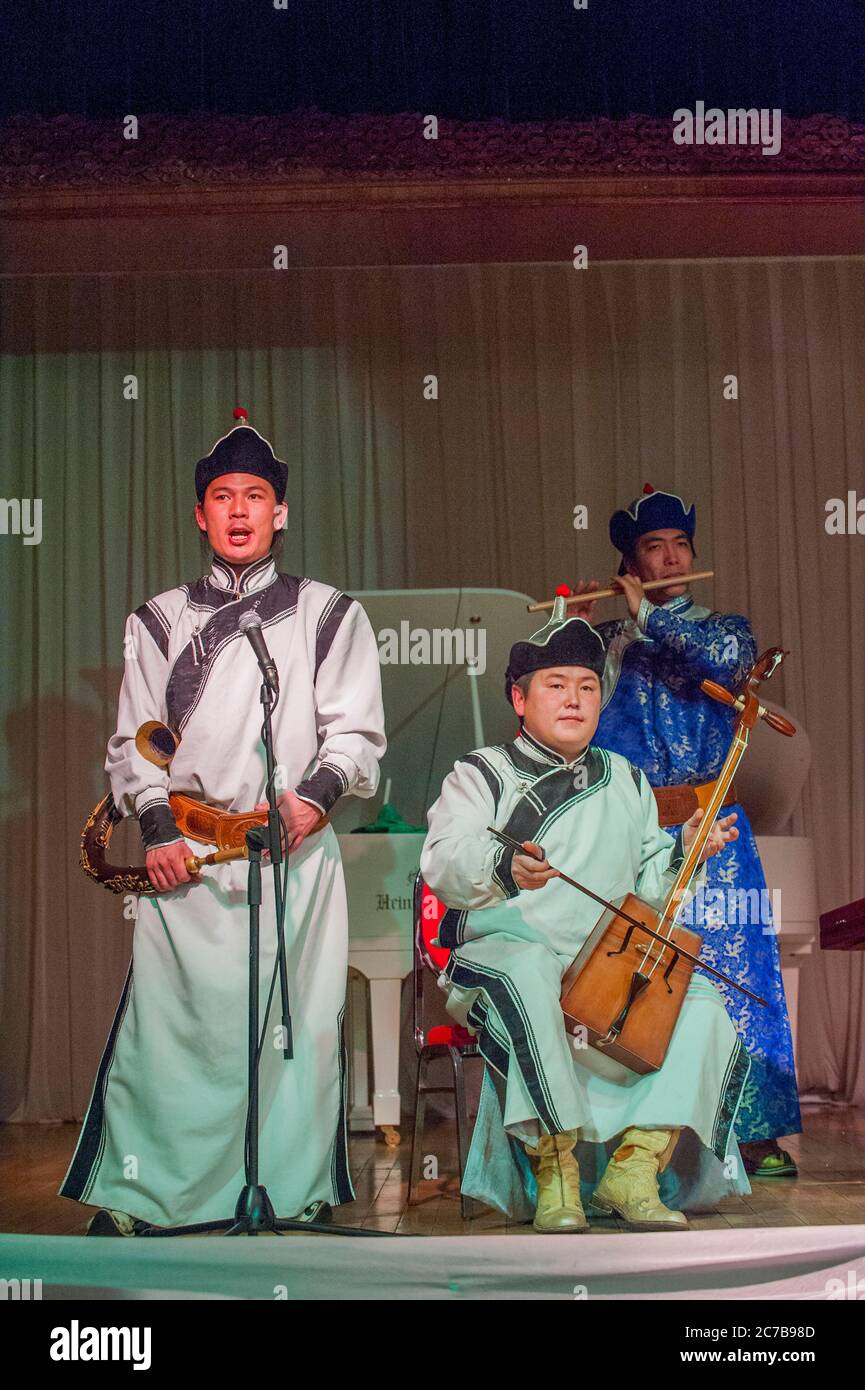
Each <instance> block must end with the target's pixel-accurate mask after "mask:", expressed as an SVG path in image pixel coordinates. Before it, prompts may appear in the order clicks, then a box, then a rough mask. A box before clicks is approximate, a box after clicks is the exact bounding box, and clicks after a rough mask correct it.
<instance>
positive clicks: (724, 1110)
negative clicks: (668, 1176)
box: [712, 1038, 751, 1163]
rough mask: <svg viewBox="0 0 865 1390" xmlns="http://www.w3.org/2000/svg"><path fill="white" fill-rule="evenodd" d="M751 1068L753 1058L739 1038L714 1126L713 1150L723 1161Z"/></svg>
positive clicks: (725, 1078) (724, 1083)
mask: <svg viewBox="0 0 865 1390" xmlns="http://www.w3.org/2000/svg"><path fill="white" fill-rule="evenodd" d="M750 1070H751V1058H750V1057H749V1056H748V1050H747V1048H746V1047H745V1045H744V1043H743V1042H742V1039H741V1038H737V1039H736V1045H735V1047H734V1048H733V1051H732V1053H731V1054H730V1061H729V1062H728V1064H727V1072H726V1075H725V1077H724V1082H723V1085H722V1087H721V1098H720V1100H719V1102H718V1109H717V1112H716V1114H715V1123H714V1126H713V1128H712V1151H713V1153H714V1154H715V1156H716V1157H717V1158H719V1159H720V1160H721V1162H722V1163H723V1162H724V1159H725V1158H726V1156H727V1143H728V1141H729V1138H730V1130H731V1128H732V1126H733V1121H734V1120H735V1118H736V1111H737V1110H738V1109H739V1103H740V1101H741V1099H742V1092H743V1091H744V1089H745V1082H746V1081H747V1079H748V1072H749V1071H750Z"/></svg>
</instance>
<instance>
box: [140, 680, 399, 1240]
mask: <svg viewBox="0 0 865 1390" xmlns="http://www.w3.org/2000/svg"><path fill="white" fill-rule="evenodd" d="M260 699H261V703H262V706H263V709H264V720H263V723H262V728H261V737H262V741H263V743H264V755H265V759H266V764H267V802H268V812H267V825H256V826H253V827H252V829H251V830H248V831H247V832H246V845H247V849H248V852H249V876H248V879H247V889H246V899H247V903H248V905H249V1079H248V1101H247V1111H246V1131H245V1141H244V1168H245V1178H246V1181H245V1183H244V1186H243V1188H242V1189H241V1191H240V1195H239V1196H238V1198H237V1203H236V1205H235V1208H234V1216H233V1217H230V1218H228V1217H223V1218H221V1219H220V1220H217V1221H197V1222H194V1223H192V1224H191V1225H187V1226H145V1227H144V1228H143V1229H141V1230H139V1231H138V1232H137V1234H138V1235H139V1236H185V1235H206V1234H208V1233H209V1232H212V1231H221V1232H222V1233H223V1234H224V1235H226V1236H257V1235H261V1234H263V1233H267V1234H270V1235H282V1234H283V1232H285V1231H305V1232H310V1231H313V1232H317V1233H318V1234H320V1235H332V1236H338V1235H339V1236H385V1237H392V1236H393V1235H395V1234H396V1232H390V1231H375V1230H367V1229H365V1228H364V1227H362V1226H332V1225H330V1224H329V1222H330V1218H331V1216H332V1214H333V1213H332V1209H331V1207H330V1205H329V1204H328V1203H327V1202H322V1201H319V1202H314V1203H312V1205H311V1206H310V1207H307V1211H310V1212H311V1213H312V1215H313V1219H310V1220H301V1219H299V1218H294V1219H289V1218H287V1217H279V1216H277V1215H276V1213H275V1212H274V1209H273V1203H272V1202H271V1200H270V1197H269V1196H268V1192H267V1188H266V1187H265V1186H264V1184H263V1183H261V1182H259V1172H258V1140H259V1115H258V1096H259V1066H260V1063H261V1052H262V1048H263V1046H264V1036H262V1037H261V1038H259V1007H258V995H259V970H260V960H259V925H260V922H259V918H260V912H261V856H262V852H263V851H264V850H265V849H268V850H269V851H270V858H271V864H272V866H273V882H274V897H275V903H274V905H275V908H276V929H277V930H276V941H277V946H276V950H277V962H278V966H279V985H280V994H281V1005H282V1055H283V1058H284V1060H285V1061H291V1060H292V1059H293V1057H294V1051H293V1043H292V1034H291V1014H290V1010H289V996H288V968H287V965H286V955H285V931H284V929H283V927H284V918H285V896H284V893H283V880H282V879H281V878H280V873H279V870H280V865H281V864H282V862H283V853H282V838H281V834H280V829H281V817H280V813H279V808H278V806H277V804H276V789H275V787H274V776H275V772H276V766H275V762H274V756H273V725H272V716H273V710H274V708H275V705H276V696H275V695H274V692H273V690H272V688H271V686H270V683H269V681H268V680H263V681H262V683H261V695H260ZM285 866H286V868H285V876H286V881H287V877H288V844H287V843H286V848H285ZM272 998H273V982H271V990H270V994H269V995H268V1002H267V1011H266V1012H267V1013H269V1012H270V1001H271V999H272ZM266 1022H267V1019H266V1017H265V1024H266Z"/></svg>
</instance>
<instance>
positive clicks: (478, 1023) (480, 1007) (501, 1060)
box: [468, 999, 510, 1080]
mask: <svg viewBox="0 0 865 1390" xmlns="http://www.w3.org/2000/svg"><path fill="white" fill-rule="evenodd" d="M468 1021H469V1023H470V1024H471V1026H472V1028H474V1029H475V1030H476V1031H477V1045H478V1051H479V1052H480V1054H481V1056H482V1057H483V1059H484V1061H485V1062H487V1063H489V1065H490V1066H491V1067H492V1068H493V1070H494V1071H497V1072H498V1074H499V1076H502V1077H504V1078H505V1080H507V1075H508V1063H509V1061H510V1057H509V1054H508V1049H507V1046H506V1044H503V1043H502V1042H501V1041H500V1039H499V1038H497V1037H496V1035H495V1033H494V1032H493V1030H492V1028H491V1027H490V1022H489V1010H488V1009H487V1007H486V1005H485V1004H483V1003H481V1000H480V999H477V1000H475V1002H474V1004H472V1007H471V1008H470V1009H469V1013H468Z"/></svg>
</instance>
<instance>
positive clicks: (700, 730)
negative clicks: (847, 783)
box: [570, 484, 802, 1177]
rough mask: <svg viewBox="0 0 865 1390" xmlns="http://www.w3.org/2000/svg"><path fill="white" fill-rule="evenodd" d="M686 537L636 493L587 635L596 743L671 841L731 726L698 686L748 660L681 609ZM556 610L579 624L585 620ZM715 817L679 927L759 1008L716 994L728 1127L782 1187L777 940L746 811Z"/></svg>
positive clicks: (747, 653)
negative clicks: (598, 652) (616, 591)
mask: <svg viewBox="0 0 865 1390" xmlns="http://www.w3.org/2000/svg"><path fill="white" fill-rule="evenodd" d="M695 524H696V515H695V509H694V507H693V506H691V507H690V508H688V509H686V508H685V505H684V503H683V501H682V499H681V498H680V497H678V496H676V495H674V494H672V493H668V492H661V491H656V490H655V489H653V488H652V487H651V486H650V485H649V484H647V485H646V487H645V489H644V492H643V495H642V496H641V497H639V498H637V499H636V500H635V501H634V502H632V503H631V505H630V507H628V508H627V509H626V510H621V511H617V512H616V513H615V514H614V515H613V517H612V519H611V522H610V539H611V540H612V543H613V545H614V546H615V547H616V549H617V550H619V551H620V553H621V555H622V562H621V565H620V567H619V576H620V578H619V580H618V581H614V583H615V584H616V586H617V587H620V588H621V590H622V592H623V593H624V595H625V598H626V599H627V603H628V611H629V616H628V617H627V618H624V619H618V620H616V621H613V622H605V623H600V624H599V625H598V627H597V630H598V632H599V633H600V634H601V636H602V638H603V640H604V644H605V647H606V649H607V665H606V669H605V676H604V693H603V699H604V707H603V711H602V714H601V718H600V722H599V725H598V732H597V735H596V741H597V743H598V744H599V745H600V746H601V747H603V748H609V749H612V750H613V751H614V752H617V753H621V754H622V755H623V756H624V757H626V758H628V759H630V761H631V762H633V763H635V764H636V766H638V767H640V768H641V769H642V770H643V771H644V772H645V774H646V776H647V777H648V779H649V782H650V783H651V785H652V787H653V788H654V789H656V793H657V794H658V800H659V810H660V812H661V824H662V825H665V826H666V828H667V829H668V830H669V831H670V833H671V834H675V833H676V826H677V823H680V822H681V821H682V820H684V819H687V817H688V815H690V814H691V811H692V810H693V806H695V805H696V801H694V802H693V805H691V804H690V801H689V797H691V798H692V797H693V795H694V793H693V790H692V788H693V787H694V786H695V785H698V784H700V783H703V782H707V781H710V780H714V779H715V778H717V776H718V773H719V771H720V769H721V766H722V764H723V762H724V759H725V757H726V756H727V752H728V750H729V747H730V742H731V738H732V732H733V725H734V722H735V718H736V715H735V711H734V710H732V709H731V708H730V707H729V706H726V705H722V704H719V703H718V702H717V701H715V700H711V699H709V698H707V697H706V696H705V695H704V694H703V692H702V691H701V690H700V682H701V681H703V680H713V681H715V682H717V684H719V685H723V686H725V687H726V688H727V689H728V690H731V691H737V690H738V689H740V687H741V685H742V683H743V681H744V679H745V677H746V675H747V673H748V671H749V669H750V668H751V666H752V665H753V663H754V661H755V658H756V646H755V642H754V636H753V633H752V631H751V626H750V624H749V622H748V620H747V619H746V618H744V617H741V616H740V615H738V614H722V613H712V612H710V611H709V610H708V609H706V608H701V607H699V606H698V605H697V604H695V603H694V601H693V599H692V598H691V595H690V592H689V587H688V578H687V577H688V575H689V574H690V573H691V572H692V570H693V559H694V554H695V552H694V544H693V541H694V530H695ZM657 579H669V581H670V582H669V584H668V585H667V586H665V587H663V588H660V589H654V590H653V591H651V595H648V594H646V593H644V591H643V584H644V583H646V582H648V581H650V580H657ZM570 611H571V612H577V613H579V614H581V615H584V616H588V611H590V610H587V609H586V608H579V609H576V610H575V609H573V608H571V609H570ZM659 788H663V789H664V790H663V791H661V792H659V793H658V792H657V789H659ZM724 809H725V811H727V812H728V813H729V812H732V811H735V812H736V815H737V817H738V820H737V822H736V824H737V827H738V830H739V838H738V841H737V843H736V844H735V845H734V846H731V847H730V849H729V851H728V853H727V854H725V855H723V856H719V857H717V858H716V859H713V860H711V861H710V862H709V865H708V873H707V882H706V885H705V888H704V889H703V891H702V892H698V893H697V895H696V897H695V899H694V901H693V903H692V904H691V913H690V915H687V914H686V917H685V920H687V922H688V925H690V926H693V927H694V929H695V930H696V931H698V932H700V934H701V935H702V936H703V948H702V952H701V954H702V955H703V957H704V959H705V960H706V961H707V962H708V963H709V964H710V965H713V966H715V968H716V969H718V970H721V971H723V972H724V973H725V974H727V975H729V976H731V977H732V978H733V979H735V980H737V981H738V982H739V983H740V984H743V985H746V986H747V987H748V988H749V989H751V990H753V991H754V992H755V993H757V994H759V995H761V996H762V997H763V998H765V999H766V1000H767V1001H768V1005H769V1007H768V1008H762V1007H760V1006H759V1005H755V1004H753V1003H752V1002H751V1001H750V1000H748V999H747V998H746V997H745V996H744V995H742V994H739V993H738V992H737V991H734V990H732V989H729V988H728V987H726V986H724V985H719V989H720V990H721V993H722V994H723V996H724V1000H725V1003H726V1005H727V1009H728V1011H729V1014H730V1017H731V1018H732V1020H733V1023H734V1024H735V1026H736V1029H737V1031H738V1033H739V1036H740V1037H741V1038H742V1040H743V1042H744V1043H745V1046H746V1047H747V1049H748V1052H749V1054H750V1057H751V1070H750V1074H749V1078H748V1082H747V1085H746V1088H745V1093H744V1095H743V1098H742V1104H741V1107H740V1110H739V1114H738V1118H737V1121H736V1130H737V1135H738V1138H739V1143H740V1145H741V1148H742V1152H743V1155H744V1158H745V1163H746V1167H747V1169H748V1171H749V1173H751V1174H752V1175H756V1176H759V1177H766V1176H773V1177H774V1176H788V1175H789V1176H795V1174H796V1166H795V1164H794V1163H793V1160H792V1159H791V1157H790V1155H789V1154H788V1153H787V1152H786V1151H785V1150H783V1149H781V1147H780V1146H779V1144H778V1142H777V1141H778V1138H779V1137H781V1136H782V1135H787V1134H798V1133H799V1132H800V1131H801V1128H802V1125H801V1117H800V1113H799V1096H798V1088H797V1085H796V1072H795V1064H794V1060H793V1045H792V1039H791V1036H790V1024H789V1019H788V1016H787V1004H786V999H785V996H784V985H783V981H782V978H781V964H780V956H779V950H778V939H777V930H776V926H775V924H774V923H773V921H772V914H771V908H770V906H769V899H768V893H767V891H766V880H765V877H764V875H763V869H762V866H761V864H760V857H759V854H758V852H757V845H756V841H755V838H754V833H753V830H752V829H751V825H750V823H749V821H748V816H747V812H746V811H745V808H744V807H743V806H742V805H741V804H740V803H739V802H737V801H733V802H731V804H729V805H727V806H725V808H724ZM757 905H759V907H758V906H757ZM743 917H744V918H746V919H747V920H742V919H743Z"/></svg>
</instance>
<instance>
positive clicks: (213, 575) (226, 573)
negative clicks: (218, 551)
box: [208, 553, 276, 594]
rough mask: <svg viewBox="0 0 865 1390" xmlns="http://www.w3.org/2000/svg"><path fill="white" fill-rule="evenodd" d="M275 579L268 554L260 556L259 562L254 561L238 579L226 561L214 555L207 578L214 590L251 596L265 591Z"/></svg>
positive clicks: (274, 569) (272, 561) (271, 561)
mask: <svg viewBox="0 0 865 1390" xmlns="http://www.w3.org/2000/svg"><path fill="white" fill-rule="evenodd" d="M275 578H276V563H275V561H274V558H273V556H272V555H271V554H269V553H268V554H267V555H264V556H262V558H261V559H260V560H254V561H253V563H252V564H251V565H247V566H246V569H245V570H243V571H242V572H241V574H240V577H239V578H238V576H237V575H236V574H235V573H234V570H233V569H232V568H231V565H230V564H229V563H228V561H227V560H223V559H222V557H221V556H220V555H214V557H213V564H212V565H211V567H210V574H209V576H208V579H209V582H210V583H211V584H212V585H213V587H214V589H222V590H223V591H230V592H232V593H236V594H252V593H256V592H257V591H258V590H259V589H266V588H267V586H268V584H272V583H273V581H274V579H275Z"/></svg>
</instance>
